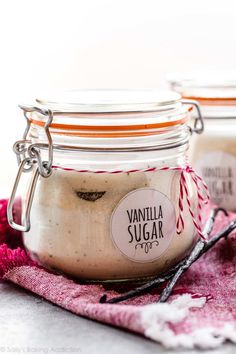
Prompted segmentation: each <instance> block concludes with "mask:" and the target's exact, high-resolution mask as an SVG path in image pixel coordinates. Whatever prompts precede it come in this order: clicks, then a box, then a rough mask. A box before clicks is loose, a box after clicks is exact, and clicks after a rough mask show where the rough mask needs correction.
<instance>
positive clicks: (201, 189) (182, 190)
mask: <svg viewBox="0 0 236 354" xmlns="http://www.w3.org/2000/svg"><path fill="white" fill-rule="evenodd" d="M53 169H60V170H65V171H75V172H80V173H84V172H87V173H95V174H103V173H104V174H105V173H107V174H118V173H135V172H154V171H167V170H169V171H179V172H181V174H180V180H179V202H178V205H179V215H178V218H177V222H176V229H177V233H178V234H181V233H182V231H183V230H184V217H183V212H184V203H183V202H184V199H186V202H187V205H188V210H189V213H190V215H191V217H192V221H193V224H194V226H195V228H196V230H197V233H198V235H199V236H200V237H201V238H203V239H204V240H205V239H206V237H205V236H204V234H203V232H202V215H201V213H202V208H203V204H206V203H208V201H209V199H210V196H209V191H208V188H207V185H206V183H205V182H204V180H203V179H202V177H200V176H199V175H198V174H197V172H196V171H195V170H194V169H193V168H192V167H191V166H189V165H186V166H185V167H181V166H176V167H168V166H166V167H150V168H147V169H133V170H127V171H125V170H115V171H104V170H97V171H90V170H76V169H73V168H66V167H61V166H53ZM187 175H189V176H190V177H191V179H192V182H193V183H194V185H195V186H196V192H197V211H196V213H195V212H194V208H193V206H192V203H191V200H190V195H189V190H188V186H187V180H186V176H187ZM204 194H205V196H203V195H204Z"/></svg>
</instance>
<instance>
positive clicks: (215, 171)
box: [170, 74, 236, 211]
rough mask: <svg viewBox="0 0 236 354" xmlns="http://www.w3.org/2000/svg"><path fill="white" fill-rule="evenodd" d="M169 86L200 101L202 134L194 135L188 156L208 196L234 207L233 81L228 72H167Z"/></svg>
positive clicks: (235, 117) (235, 106) (235, 111)
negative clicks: (168, 74)
mask: <svg viewBox="0 0 236 354" xmlns="http://www.w3.org/2000/svg"><path fill="white" fill-rule="evenodd" d="M170 82H171V85H172V88H173V89H174V90H175V91H177V92H179V93H181V95H182V96H183V97H185V98H191V99H195V100H197V101H198V102H199V103H200V104H201V110H202V114H203V118H204V126H205V129H204V134H203V135H201V136H195V137H194V138H193V140H192V144H191V149H190V159H191V162H192V164H193V166H194V167H195V168H196V170H197V171H198V172H199V173H200V174H201V175H202V177H203V178H204V180H205V182H206V183H207V185H208V188H209V192H210V195H211V198H212V200H213V201H214V202H215V203H216V204H218V205H219V206H221V207H223V208H226V209H229V210H232V211H236V81H235V80H233V79H232V78H230V76H229V75H227V77H226V76H222V75H220V76H219V74H215V75H214V76H212V75H211V76H209V75H207V74H206V75H203V74H202V75H198V76H196V77H191V76H186V77H185V78H183V77H180V76H176V75H172V76H170Z"/></svg>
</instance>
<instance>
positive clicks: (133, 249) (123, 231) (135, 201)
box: [111, 188, 176, 262]
mask: <svg viewBox="0 0 236 354" xmlns="http://www.w3.org/2000/svg"><path fill="white" fill-rule="evenodd" d="M175 232H176V216H175V208H174V206H173V204H172V203H171V201H170V200H169V199H168V197H167V196H166V195H164V194H163V193H161V192H159V191H158V190H155V189H151V188H140V189H136V190H134V191H132V192H130V193H128V194H127V195H126V196H125V197H124V198H122V199H121V201H120V202H119V204H118V205H117V206H116V208H115V210H114V211H113V214H112V217H111V234H112V239H113V242H114V244H115V245H116V247H117V248H118V249H119V250H120V252H121V253H122V254H123V255H124V256H126V257H127V258H129V259H131V260H132V261H134V262H151V261H153V260H155V259H157V258H159V257H160V256H161V255H162V254H163V253H164V252H165V251H166V250H167V248H168V247H169V245H170V243H171V240H172V238H173V236H174V234H175Z"/></svg>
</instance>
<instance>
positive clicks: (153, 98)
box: [36, 89, 181, 113]
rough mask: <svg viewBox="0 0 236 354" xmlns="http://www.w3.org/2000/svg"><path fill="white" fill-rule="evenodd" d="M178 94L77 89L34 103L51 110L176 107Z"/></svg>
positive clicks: (119, 109) (152, 91)
mask: <svg viewBox="0 0 236 354" xmlns="http://www.w3.org/2000/svg"><path fill="white" fill-rule="evenodd" d="M180 100H181V96H180V95H179V94H178V93H175V92H171V91H158V90H113V89H108V90H101V89H98V90H78V91H67V92H58V93H56V94H55V93H54V94H48V95H43V96H42V97H39V98H37V99H36V102H37V104H38V105H40V106H41V107H43V108H47V109H50V110H52V111H53V112H74V113H76V112H77V113H106V112H108V113H109V112H114V113H115V112H117V113H119V112H146V111H162V110H164V111H165V110H171V109H176V108H177V107H178V106H179V104H180Z"/></svg>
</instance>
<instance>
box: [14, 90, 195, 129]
mask: <svg viewBox="0 0 236 354" xmlns="http://www.w3.org/2000/svg"><path fill="white" fill-rule="evenodd" d="M46 97H47V98H37V99H36V105H35V106H34V105H33V106H20V107H21V108H22V109H23V110H24V111H25V113H26V114H27V117H28V118H29V120H30V121H31V123H33V124H34V125H36V126H44V125H45V121H46V120H47V111H48V110H50V112H52V115H53V121H52V122H51V124H50V128H51V129H57V130H58V134H59V133H60V132H61V133H63V132H62V131H64V133H69V134H76V132H78V131H79V132H80V134H82V133H81V132H83V133H84V134H87V133H88V134H91V132H93V133H94V132H98V135H99V136H101V132H105V131H107V132H108V131H110V132H111V131H112V132H113V133H114V132H121V131H122V132H124V131H127V133H128V132H129V131H141V130H142V131H146V132H147V131H149V130H150V129H159V128H166V127H171V126H176V125H180V124H184V123H185V122H187V121H188V119H189V114H188V113H189V111H190V110H191V108H192V107H191V104H189V105H183V104H182V102H181V95H180V94H179V93H176V92H173V91H157V90H80V91H70V92H65V93H59V94H56V95H55V94H54V95H48V96H46ZM42 112H46V113H45V114H42ZM65 131H66V132H65ZM85 131H86V132H85ZM94 134H95V133H94ZM142 134H143V133H142ZM103 135H104V136H105V135H107V134H105V133H104V134H103ZM116 135H117V134H116ZM84 136H85V135H84Z"/></svg>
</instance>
